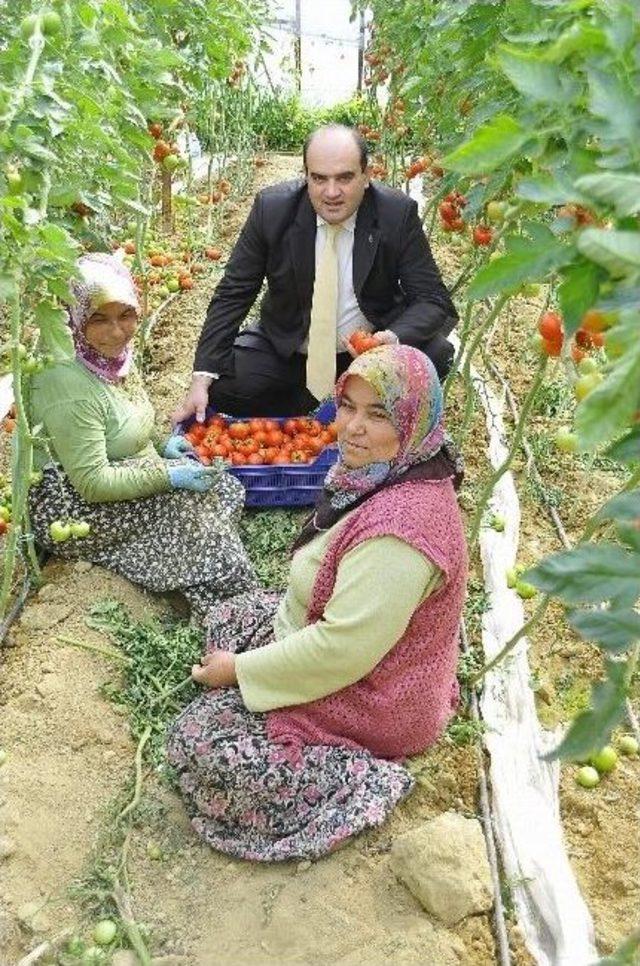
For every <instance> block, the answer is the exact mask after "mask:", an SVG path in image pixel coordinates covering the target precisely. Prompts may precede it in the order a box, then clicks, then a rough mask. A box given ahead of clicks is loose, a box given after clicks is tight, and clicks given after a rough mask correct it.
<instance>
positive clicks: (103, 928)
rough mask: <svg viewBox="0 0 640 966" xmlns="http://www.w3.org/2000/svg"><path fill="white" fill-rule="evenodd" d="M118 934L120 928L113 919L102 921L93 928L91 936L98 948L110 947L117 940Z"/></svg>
mask: <svg viewBox="0 0 640 966" xmlns="http://www.w3.org/2000/svg"><path fill="white" fill-rule="evenodd" d="M117 933H118V927H117V926H116V924H115V922H114V921H113V919H101V920H100V922H97V923H96V924H95V926H94V927H93V932H92V933H91V935H92V937H93V941H94V942H95V943H97V944H98V946H108V945H109V944H110V943H112V942H113V940H114V939H115V938H116V935H117Z"/></svg>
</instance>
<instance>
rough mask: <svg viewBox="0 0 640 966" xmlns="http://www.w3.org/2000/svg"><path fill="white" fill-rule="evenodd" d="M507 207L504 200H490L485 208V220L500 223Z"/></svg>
mask: <svg viewBox="0 0 640 966" xmlns="http://www.w3.org/2000/svg"><path fill="white" fill-rule="evenodd" d="M508 207H509V205H508V204H507V202H506V201H490V202H489V204H488V205H487V208H486V212H487V221H490V222H491V223H492V224H493V225H501V224H502V222H503V221H504V216H505V214H506V211H507V208H508Z"/></svg>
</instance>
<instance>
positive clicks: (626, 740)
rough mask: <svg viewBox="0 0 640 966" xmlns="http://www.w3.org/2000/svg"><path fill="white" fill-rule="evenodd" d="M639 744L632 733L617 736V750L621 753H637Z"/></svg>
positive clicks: (639, 748) (639, 747)
mask: <svg viewBox="0 0 640 966" xmlns="http://www.w3.org/2000/svg"><path fill="white" fill-rule="evenodd" d="M639 750H640V745H638V742H637V741H636V739H635V738H634V737H633V735H621V737H620V738H618V751H619V752H620V754H621V755H637V754H638V751H639Z"/></svg>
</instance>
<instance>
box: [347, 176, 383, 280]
mask: <svg viewBox="0 0 640 966" xmlns="http://www.w3.org/2000/svg"><path fill="white" fill-rule="evenodd" d="M377 224H378V223H377V218H376V212H375V206H374V204H373V197H372V194H371V189H370V188H369V189H367V191H365V194H364V198H363V199H362V202H361V204H360V207H359V208H358V216H357V218H356V227H355V232H354V238H353V290H354V292H355V294H356V297H358V296H359V295H360V293H361V291H362V286H363V285H364V283H365V282H366V280H367V275H368V274H369V272H370V271H371V266H372V265H373V261H374V259H375V257H376V252H377V250H378V245H379V244H380V230H379V228H378V226H377Z"/></svg>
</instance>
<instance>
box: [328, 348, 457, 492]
mask: <svg viewBox="0 0 640 966" xmlns="http://www.w3.org/2000/svg"><path fill="white" fill-rule="evenodd" d="M349 376H360V378H361V379H364V380H365V382H368V383H369V385H370V386H371V387H372V388H373V389H374V390H375V392H376V393H377V394H378V396H379V397H380V401H381V402H382V405H383V406H384V408H385V410H386V412H387V414H388V415H389V417H390V419H391V422H392V423H393V426H394V427H395V430H396V432H397V433H398V436H399V438H400V448H399V450H398V453H397V454H396V456H395V457H394V458H393V459H392V460H390V461H384V462H379V463H369V464H368V465H367V466H362V467H360V468H359V469H351V468H350V467H348V466H347V465H346V463H345V462H344V461H343V459H342V453H340V458H339V459H338V462H337V463H335V464H334V465H333V466H332V467H331V469H330V470H329V472H328V474H327V478H326V480H325V487H326V489H327V490H329V491H331V493H332V496H331V497H330V502H331V504H332V506H333V507H335V508H339V507H342V506H345V505H347V504H349V503H352V502H353V501H354V500H356V499H358V497H360V496H362V495H363V494H364V493H367V492H368V491H369V490H372V489H375V488H377V487H378V486H380V485H381V484H382V483H389V482H391V481H392V480H393V479H395V478H396V477H398V476H400V475H402V474H403V473H405V472H406V471H407V470H408V469H409V468H410V467H411V466H415V465H416V464H418V463H424V462H426V461H427V460H429V459H431V457H432V456H434V455H435V454H436V453H437V452H438V451H439V450H440V449H441V447H442V445H443V443H444V441H445V433H444V427H443V423H442V405H443V404H442V390H441V388H440V381H439V379H438V374H437V373H436V370H435V367H434V365H433V363H432V362H431V360H430V359H429V358H428V356H426V355H425V354H424V353H423V352H420V350H419V349H414V348H413V347H412V346H408V345H399V344H398V345H383V346H379V347H378V348H377V349H371V350H370V351H369V352H364V353H363V354H362V355H360V356H358V357H357V359H354V361H353V362H352V363H351V365H350V366H349V368H348V369H347V371H346V372H345V373H343V374H342V376H340V378H339V379H338V382H337V383H336V393H335V394H336V403H337V405H340V399H341V397H342V393H343V392H344V387H345V383H346V381H347V379H348V378H349Z"/></svg>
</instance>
